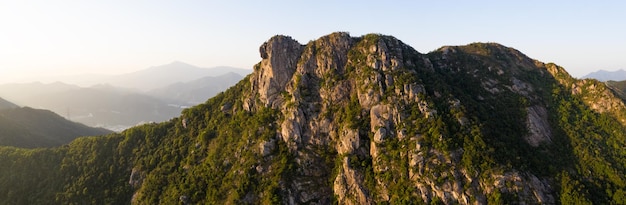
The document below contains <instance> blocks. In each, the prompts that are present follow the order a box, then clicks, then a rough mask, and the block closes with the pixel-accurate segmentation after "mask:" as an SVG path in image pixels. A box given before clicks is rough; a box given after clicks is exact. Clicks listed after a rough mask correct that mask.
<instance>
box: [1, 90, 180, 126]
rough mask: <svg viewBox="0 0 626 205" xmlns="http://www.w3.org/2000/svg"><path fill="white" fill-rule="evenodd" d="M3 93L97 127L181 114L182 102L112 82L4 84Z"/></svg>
mask: <svg viewBox="0 0 626 205" xmlns="http://www.w3.org/2000/svg"><path fill="white" fill-rule="evenodd" d="M0 96H4V97H6V98H7V99H9V100H11V101H13V102H16V103H17V104H19V105H24V106H29V107H34V108H40V109H47V110H51V111H53V112H55V113H57V114H59V115H63V116H65V117H66V118H68V119H71V120H73V121H77V122H80V123H83V124H86V125H90V126H94V127H105V128H107V129H111V130H115V131H121V130H123V129H126V128H128V127H131V126H134V125H137V124H139V123H145V122H162V121H166V120H169V119H171V118H173V117H175V116H177V115H179V114H180V111H182V109H181V108H180V106H179V105H170V104H171V102H165V101H162V100H159V99H157V98H154V97H151V96H148V95H145V94H141V93H137V92H135V91H132V90H128V89H123V88H117V87H113V86H110V85H97V86H94V87H91V88H83V87H78V86H74V85H68V84H64V83H58V82H57V83H52V84H42V83H27V84H6V85H0Z"/></svg>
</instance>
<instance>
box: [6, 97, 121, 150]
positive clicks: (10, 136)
mask: <svg viewBox="0 0 626 205" xmlns="http://www.w3.org/2000/svg"><path fill="white" fill-rule="evenodd" d="M6 102H8V101H6V100H4V99H1V98H0V104H1V105H4V104H5V103H6ZM8 103H10V102H8ZM13 105H15V104H13ZM3 107H4V106H3ZM108 133H111V131H109V130H106V129H102V128H92V127H88V126H86V125H83V124H80V123H75V122H71V121H69V120H66V119H64V118H63V117H61V116H59V115H57V114H55V113H53V112H50V111H48V110H39V109H33V108H29V107H23V108H20V107H11V108H6V107H5V108H2V109H0V146H15V147H23V148H35V147H54V146H60V145H63V144H67V143H69V142H70V141H72V140H74V139H76V138H77V137H81V136H96V135H104V134H108Z"/></svg>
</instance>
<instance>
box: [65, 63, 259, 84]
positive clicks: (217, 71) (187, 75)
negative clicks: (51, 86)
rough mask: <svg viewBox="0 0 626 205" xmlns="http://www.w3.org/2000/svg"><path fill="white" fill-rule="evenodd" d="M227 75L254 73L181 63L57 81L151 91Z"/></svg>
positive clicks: (244, 70) (66, 77)
mask: <svg viewBox="0 0 626 205" xmlns="http://www.w3.org/2000/svg"><path fill="white" fill-rule="evenodd" d="M227 73H236V74H239V75H241V76H246V75H248V74H250V73H252V70H251V69H242V68H233V67H227V66H220V67H213V68H201V67H197V66H194V65H190V64H187V63H183V62H180V61H175V62H172V63H169V64H165V65H160V66H153V67H150V68H147V69H144V70H140V71H135V72H131V73H126V74H120V75H97V74H86V75H79V76H65V77H63V78H61V79H55V81H61V82H65V83H68V84H75V85H79V86H83V87H89V86H93V85H97V84H110V85H113V86H116V87H123V88H134V89H139V90H141V91H149V90H153V89H158V88H162V87H164V86H167V85H170V84H174V83H183V82H189V81H193V80H197V79H199V78H202V77H207V76H214V77H215V76H221V75H224V74H227Z"/></svg>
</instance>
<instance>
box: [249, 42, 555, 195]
mask: <svg viewBox="0 0 626 205" xmlns="http://www.w3.org/2000/svg"><path fill="white" fill-rule="evenodd" d="M260 52H261V57H262V58H263V60H262V61H261V62H260V63H259V64H257V65H256V67H255V68H256V69H255V72H254V73H253V74H252V76H251V77H250V84H251V95H249V96H250V97H249V98H247V99H244V101H245V102H246V103H245V105H244V108H245V109H246V110H258V109H260V108H259V107H261V106H266V107H270V108H273V109H278V110H280V112H281V115H282V116H284V118H283V120H282V121H281V122H279V123H280V128H279V129H278V132H277V133H276V135H277V138H278V139H280V140H282V141H283V142H284V143H285V144H286V145H287V146H288V147H289V150H290V152H291V153H293V155H294V156H295V161H296V162H297V163H296V164H297V165H296V166H298V167H306V169H319V170H316V171H311V170H304V169H303V170H299V171H296V172H295V173H293V175H292V177H291V178H290V181H289V182H285V183H287V184H290V185H286V186H285V189H286V190H284V193H289V194H287V197H286V198H287V199H285V200H284V201H283V202H284V203H288V204H302V203H312V204H316V203H321V204H325V203H327V202H330V201H332V200H337V202H339V204H374V203H378V202H382V201H392V202H400V203H402V200H405V199H399V198H397V197H398V193H396V192H397V191H398V187H400V186H403V187H405V188H410V190H411V191H410V192H411V194H410V195H409V196H410V197H409V199H411V200H415V199H418V200H421V201H422V202H424V203H430V202H433V201H442V202H444V203H460V204H484V203H487V201H488V198H489V197H490V196H492V195H494V193H496V192H497V193H507V194H510V195H511V196H516V198H517V199H516V200H519V201H520V202H524V203H530V204H535V203H548V204H550V203H555V197H554V194H555V190H554V189H553V188H552V186H551V185H550V184H549V183H548V179H545V178H540V177H538V176H536V175H534V174H532V173H529V172H527V171H521V170H517V169H512V168H510V167H509V168H507V167H506V166H504V165H497V164H494V166H495V169H494V170H499V171H495V172H493V171H489V172H487V173H480V172H476V170H474V169H473V168H471V170H468V167H467V166H468V164H463V162H462V158H466V157H467V156H465V155H467V152H468V151H467V150H464V148H462V147H458V146H457V147H445V146H454V145H452V144H453V143H450V144H447V142H451V141H455V140H459V139H458V138H456V139H455V136H459V135H460V136H465V135H470V134H471V133H472V131H471V130H472V129H474V130H480V129H481V128H480V126H479V124H481V122H477V120H480V119H477V116H476V114H473V115H474V116H472V114H471V112H468V109H469V108H467V107H465V106H466V103H468V104H471V106H472V109H478V108H481V109H482V108H483V106H478V107H477V106H476V105H474V104H475V103H476V102H477V101H483V103H495V102H500V101H499V99H498V98H500V97H501V96H514V97H512V98H516V99H513V100H511V101H510V102H513V101H515V102H517V100H519V99H523V101H524V102H527V103H528V104H527V105H520V107H519V109H518V111H519V112H518V111H515V112H514V113H511V116H510V117H513V118H519V119H520V120H518V121H510V122H518V123H519V124H521V125H522V126H519V127H516V128H514V129H517V128H519V131H520V132H521V133H528V134H522V135H520V136H519V138H520V139H522V140H525V143H527V144H526V145H525V146H529V147H537V146H539V145H540V144H541V143H551V135H552V133H551V125H550V124H549V121H548V116H547V115H548V114H547V113H548V112H547V110H546V108H545V105H544V103H545V102H544V101H543V100H542V97H541V96H540V95H538V94H537V93H536V92H535V88H534V87H533V85H532V83H530V82H526V81H524V80H522V79H520V77H518V75H520V74H521V73H526V72H537V73H539V75H544V76H545V75H547V73H549V72H546V70H545V68H541V67H539V66H537V64H536V63H535V62H534V61H533V60H531V59H529V58H527V57H526V56H524V55H523V54H521V53H520V52H519V51H516V50H513V49H510V48H506V47H504V46H501V45H498V44H476V45H471V46H466V47H445V48H444V49H442V50H441V51H438V52H435V53H431V54H429V55H424V54H420V53H418V52H417V51H415V50H413V49H412V48H410V47H409V46H407V45H405V44H403V43H402V42H401V41H399V40H397V39H395V38H393V37H389V36H382V35H373V34H372V35H366V36H363V37H350V36H349V35H348V34H347V33H333V34H330V35H328V36H324V37H322V38H320V39H318V40H316V41H311V42H309V43H308V44H307V45H300V44H299V43H298V42H296V41H294V40H293V39H291V38H289V37H285V36H276V37H273V38H271V39H270V40H269V41H268V42H266V43H264V44H263V45H262V46H261V48H260ZM485 56H498V58H497V60H485V59H483V58H485ZM467 58H469V59H467ZM462 60H465V61H470V62H477V64H479V65H478V66H464V64H461V61H462ZM529 70H531V71H529ZM442 72H444V73H452V74H457V75H467V76H473V78H470V79H471V81H476V82H478V83H477V84H475V85H478V86H475V87H476V88H477V89H476V90H471V92H475V93H477V95H476V96H469V97H468V96H462V97H457V96H455V95H459V94H461V93H462V92H464V91H460V92H455V91H451V90H449V89H459V88H453V87H454V86H455V85H453V86H452V87H449V88H445V86H444V87H436V86H435V84H437V83H442V81H438V80H435V79H434V78H435V77H439V78H440V77H441V76H440V73H442ZM444 79H445V77H444ZM480 82H483V83H480ZM460 83H468V84H466V85H471V83H472V82H460ZM481 85H482V86H481ZM460 89H464V88H460ZM257 99H258V100H257ZM254 102H260V103H261V104H255V103H254ZM507 102H509V101H506V102H504V103H507ZM444 104H445V106H441V105H444ZM505 106H506V105H505ZM509 106H510V105H509ZM515 106H518V105H515ZM484 108H488V109H492V110H491V111H489V110H484V111H483V112H497V110H493V109H496V108H495V106H492V105H489V106H484ZM472 112H473V111H472ZM487 115H488V114H486V115H485V116H487ZM449 116H452V118H451V119H452V121H449V122H448V121H447V120H446V119H448V117H449ZM479 118H480V116H479ZM524 119H526V120H525V121H524ZM444 121H445V122H444ZM441 123H453V124H455V125H453V126H452V127H448V128H443V127H439V128H436V127H438V126H441V125H443V124H441ZM487 124H489V123H487ZM496 124H497V123H496ZM433 126H434V127H435V128H433ZM487 126H489V125H487ZM494 126H495V124H494ZM448 129H454V130H455V131H451V130H448ZM483 134H486V135H490V134H489V131H483ZM492 135H498V134H497V133H492ZM496 137H497V136H496ZM461 141H462V139H461ZM435 144H441V145H442V146H443V147H438V146H437V145H435ZM260 146H261V147H260V148H261V153H262V155H263V156H267V155H268V153H269V151H268V149H269V147H268V146H267V145H266V144H262V145H260ZM329 146H330V147H333V150H335V151H336V153H337V154H336V156H335V157H336V166H335V168H334V169H333V170H334V171H332V170H322V168H323V167H321V166H318V165H316V164H318V163H320V162H321V161H322V159H321V158H322V156H320V155H317V154H312V153H316V152H318V150H319V147H329ZM331 171H332V172H331ZM483 171H486V170H483ZM319 176H325V177H323V178H319ZM328 178H330V180H329V179H328ZM327 181H331V182H332V186H319V187H316V189H317V190H311V189H310V186H305V185H310V184H318V185H320V184H325V183H327ZM390 182H392V183H390ZM320 193H333V194H332V195H325V194H320ZM333 195H334V197H333ZM405 202H406V201H405Z"/></svg>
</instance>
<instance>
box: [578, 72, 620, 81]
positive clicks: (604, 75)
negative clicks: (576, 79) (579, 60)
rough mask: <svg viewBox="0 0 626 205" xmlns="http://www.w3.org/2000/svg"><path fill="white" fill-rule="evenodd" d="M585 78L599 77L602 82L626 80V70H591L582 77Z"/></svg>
mask: <svg viewBox="0 0 626 205" xmlns="http://www.w3.org/2000/svg"><path fill="white" fill-rule="evenodd" d="M582 78H583V79H584V78H593V79H597V80H599V81H602V82H606V81H623V80H626V70H624V69H619V70H615V71H607V70H598V71H594V72H591V73H589V74H587V75H585V76H583V77H582Z"/></svg>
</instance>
